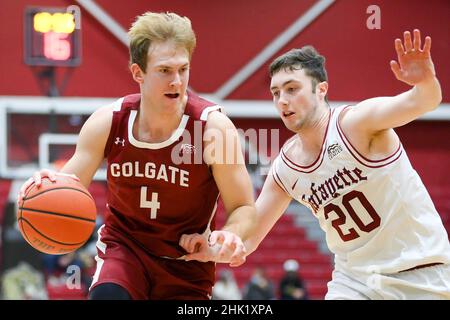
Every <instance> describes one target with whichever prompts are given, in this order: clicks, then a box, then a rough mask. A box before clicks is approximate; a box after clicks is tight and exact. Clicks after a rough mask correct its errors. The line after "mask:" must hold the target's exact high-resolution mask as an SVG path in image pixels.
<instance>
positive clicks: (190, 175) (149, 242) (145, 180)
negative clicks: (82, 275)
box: [103, 92, 220, 258]
mask: <svg viewBox="0 0 450 320" xmlns="http://www.w3.org/2000/svg"><path fill="white" fill-rule="evenodd" d="M139 104H140V94H135V95H129V96H126V97H124V98H121V99H119V100H118V101H117V102H116V105H115V108H114V111H113V120H112V127H111V131H110V134H109V138H108V141H107V143H106V147H105V157H106V159H107V166H108V167H107V181H108V205H107V206H108V210H107V213H106V216H105V228H104V231H103V232H108V229H114V231H118V232H121V233H122V234H124V235H125V236H126V237H128V238H129V239H130V240H132V241H134V242H136V243H137V244H138V245H140V246H141V247H142V248H144V249H145V250H146V251H148V252H149V253H150V254H153V255H156V256H164V257H171V258H178V257H180V256H182V255H184V254H185V253H186V252H185V251H184V249H182V248H181V247H180V246H179V245H178V242H179V239H180V237H181V235H182V234H184V233H186V234H190V233H195V232H197V233H203V232H205V231H208V230H209V229H210V228H214V213H215V210H216V206H217V205H216V203H217V198H218V196H219V191H218V188H217V186H216V183H215V181H214V178H213V176H212V173H211V171H210V169H209V167H208V165H207V164H205V163H204V162H203V143H202V137H203V128H204V126H205V124H206V119H207V116H208V113H209V112H211V111H215V110H219V111H220V107H219V106H217V105H215V104H214V103H211V102H209V101H206V100H204V99H202V98H200V97H198V96H197V95H195V94H193V93H192V92H188V101H187V104H186V108H185V111H184V115H183V117H182V119H181V122H180V125H179V127H178V129H176V130H175V131H174V133H173V134H172V136H171V137H170V138H169V139H168V140H166V141H164V142H161V143H147V142H142V141H138V140H137V139H136V138H135V137H134V136H133V130H132V129H133V123H134V121H135V119H136V115H137V113H138V110H139Z"/></svg>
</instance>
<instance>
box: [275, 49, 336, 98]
mask: <svg viewBox="0 0 450 320" xmlns="http://www.w3.org/2000/svg"><path fill="white" fill-rule="evenodd" d="M300 69H304V70H305V74H306V75H307V76H309V77H311V78H312V84H313V86H312V87H313V92H315V90H316V89H315V88H316V85H317V84H318V83H320V82H323V81H328V76H327V71H326V70H325V57H324V56H321V55H320V54H319V53H318V52H317V50H316V49H315V48H314V47H313V46H304V47H303V48H301V49H292V50H290V51H288V52H286V53H285V54H283V55H281V56H279V57H278V58H276V59H275V60H274V61H273V62H272V63H271V64H270V67H269V73H270V77H273V75H274V74H275V73H277V72H279V71H280V70H290V71H293V70H300Z"/></svg>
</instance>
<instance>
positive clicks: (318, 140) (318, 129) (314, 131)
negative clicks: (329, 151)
mask: <svg viewBox="0 0 450 320" xmlns="http://www.w3.org/2000/svg"><path fill="white" fill-rule="evenodd" d="M325 108H326V109H325ZM317 111H318V112H317V115H315V116H313V117H312V119H311V120H310V121H309V123H308V124H307V125H306V126H304V127H302V128H301V129H300V130H299V131H298V132H297V136H298V137H299V141H300V145H301V149H302V152H304V153H307V154H309V155H311V154H312V155H315V154H317V153H318V152H320V150H321V149H322V144H323V140H324V137H325V134H326V131H327V127H328V122H329V118H330V116H331V109H330V108H329V107H323V106H322V107H320V109H319V110H317Z"/></svg>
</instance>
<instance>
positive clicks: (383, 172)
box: [271, 106, 450, 273]
mask: <svg viewBox="0 0 450 320" xmlns="http://www.w3.org/2000/svg"><path fill="white" fill-rule="evenodd" d="M344 109H345V106H341V107H338V108H336V109H333V110H332V112H331V115H330V119H329V122H328V125H327V129H326V133H325V138H324V141H323V145H322V149H321V151H320V155H319V157H318V158H317V159H316V161H315V162H314V163H313V164H312V165H310V166H301V165H299V164H296V163H295V160H294V159H290V158H289V157H288V154H290V153H289V152H288V150H289V149H290V148H292V147H293V145H294V142H295V139H291V140H289V141H288V142H287V143H286V144H285V145H284V146H283V148H282V150H281V152H280V154H279V155H278V157H277V158H276V160H275V162H274V164H273V166H272V171H271V173H272V175H273V178H274V180H275V181H276V182H277V184H278V185H279V186H280V187H281V188H282V189H283V190H284V191H285V192H286V193H287V194H289V195H290V196H291V197H292V198H293V199H295V200H297V201H299V202H300V203H302V204H304V205H306V206H307V207H309V208H310V209H311V210H312V212H313V213H314V215H315V216H316V217H317V219H318V220H319V224H320V227H321V228H322V229H323V230H324V231H325V233H326V241H327V244H328V247H329V249H330V250H331V251H332V252H333V253H334V254H335V262H336V269H341V270H344V271H345V270H348V271H351V272H358V273H359V272H362V273H367V272H369V273H372V272H375V273H395V272H399V271H401V270H406V269H409V268H413V267H415V266H418V265H423V264H428V263H438V262H442V263H450V244H449V240H448V235H447V232H446V230H445V228H444V226H443V224H442V221H441V218H440V216H439V214H438V213H437V211H436V209H435V207H434V205H433V202H432V200H431V198H430V196H429V194H428V192H427V190H426V188H425V186H424V185H423V183H422V181H421V179H420V177H419V176H418V174H417V172H416V171H415V170H414V169H413V168H412V166H411V163H410V162H409V159H408V157H407V155H406V153H405V150H404V149H403V147H402V145H401V144H399V146H398V148H397V149H396V151H395V152H394V153H393V154H391V155H390V156H388V157H386V158H384V159H380V160H370V159H367V158H366V157H364V156H363V155H362V154H360V153H359V152H358V151H357V150H356V149H355V148H354V147H353V146H352V144H351V143H350V141H349V140H348V139H347V137H346V136H345V134H344V132H343V131H342V129H341V127H340V125H339V122H338V117H339V114H340V113H341V112H342V110H344Z"/></svg>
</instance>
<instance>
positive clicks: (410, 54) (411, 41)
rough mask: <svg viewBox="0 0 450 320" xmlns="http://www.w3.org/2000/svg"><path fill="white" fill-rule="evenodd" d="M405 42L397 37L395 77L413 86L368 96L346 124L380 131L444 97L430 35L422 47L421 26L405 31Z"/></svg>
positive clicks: (406, 120)
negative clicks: (432, 52) (397, 93)
mask: <svg viewBox="0 0 450 320" xmlns="http://www.w3.org/2000/svg"><path fill="white" fill-rule="evenodd" d="M403 36H404V39H403V43H402V41H401V40H400V39H395V44H394V47H395V51H396V53H397V61H395V60H392V61H391V62H390V66H391V70H392V72H393V73H394V75H395V77H396V78H397V79H398V80H399V81H402V82H404V83H406V84H408V85H410V86H412V88H411V89H410V90H408V91H406V92H404V93H401V94H399V95H397V96H394V97H379V98H373V99H368V100H365V101H362V102H361V103H359V104H358V105H357V106H356V107H354V108H352V109H351V110H350V111H349V112H347V114H346V115H345V118H343V120H342V121H343V125H344V126H351V127H355V126H356V127H358V126H359V127H360V129H361V131H364V130H365V131H367V133H369V134H377V132H379V131H382V130H387V129H391V128H395V127H399V126H402V125H404V124H407V123H409V122H411V121H413V120H415V119H417V118H418V117H420V116H421V115H423V114H424V113H426V112H429V111H432V110H434V109H436V108H437V107H438V105H439V103H440V102H441V100H442V92H441V87H440V84H439V81H438V79H437V77H436V72H435V69H434V65H433V61H432V60H431V38H430V37H428V36H427V37H426V38H425V43H424V45H423V46H422V43H421V35H420V31H419V30H418V29H415V30H414V32H413V37H412V36H411V33H410V32H409V31H405V32H404V35H403Z"/></svg>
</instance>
